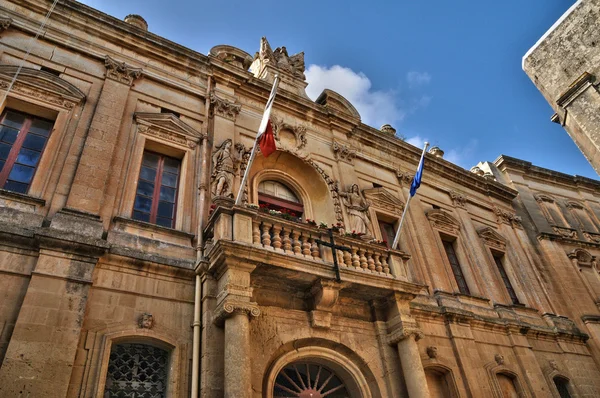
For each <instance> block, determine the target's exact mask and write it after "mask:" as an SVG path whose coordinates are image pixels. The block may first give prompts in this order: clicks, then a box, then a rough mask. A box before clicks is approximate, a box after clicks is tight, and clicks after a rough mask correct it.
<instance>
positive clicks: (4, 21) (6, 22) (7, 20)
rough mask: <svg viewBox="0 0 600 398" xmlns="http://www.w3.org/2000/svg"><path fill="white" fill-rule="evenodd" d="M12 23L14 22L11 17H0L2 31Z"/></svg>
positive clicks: (0, 29) (0, 31)
mask: <svg viewBox="0 0 600 398" xmlns="http://www.w3.org/2000/svg"><path fill="white" fill-rule="evenodd" d="M11 23H12V19H11V18H2V17H0V33H2V32H4V31H5V30H6V29H8V27H9V26H10V24H11Z"/></svg>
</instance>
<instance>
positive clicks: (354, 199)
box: [339, 184, 373, 238]
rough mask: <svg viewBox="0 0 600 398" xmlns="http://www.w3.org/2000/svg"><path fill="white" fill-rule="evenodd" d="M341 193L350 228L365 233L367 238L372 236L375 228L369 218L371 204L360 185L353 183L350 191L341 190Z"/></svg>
mask: <svg viewBox="0 0 600 398" xmlns="http://www.w3.org/2000/svg"><path fill="white" fill-rule="evenodd" d="M339 195H340V196H341V197H342V198H343V200H344V205H345V206H346V212H347V213H348V218H349V220H348V221H349V225H348V230H349V231H352V232H355V233H363V234H364V236H365V238H368V237H372V236H373V230H372V227H371V220H370V219H369V206H370V205H371V204H370V203H369V202H368V201H367V199H366V198H365V197H364V195H363V194H362V193H361V192H360V190H359V189H358V185H357V184H353V185H352V186H351V187H350V190H349V191H347V192H340V193H339Z"/></svg>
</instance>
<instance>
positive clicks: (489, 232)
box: [477, 227, 506, 252]
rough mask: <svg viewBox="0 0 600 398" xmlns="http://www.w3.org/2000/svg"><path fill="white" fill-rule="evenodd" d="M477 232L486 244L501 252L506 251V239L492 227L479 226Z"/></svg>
mask: <svg viewBox="0 0 600 398" xmlns="http://www.w3.org/2000/svg"><path fill="white" fill-rule="evenodd" d="M477 234H478V235H479V237H480V238H481V239H483V241H484V242H485V244H486V245H488V246H491V247H495V248H496V249H499V250H501V251H503V252H504V251H506V239H504V237H503V236H502V235H500V234H499V233H498V232H496V231H495V230H493V229H492V228H490V227H485V228H481V229H480V230H479V231H477Z"/></svg>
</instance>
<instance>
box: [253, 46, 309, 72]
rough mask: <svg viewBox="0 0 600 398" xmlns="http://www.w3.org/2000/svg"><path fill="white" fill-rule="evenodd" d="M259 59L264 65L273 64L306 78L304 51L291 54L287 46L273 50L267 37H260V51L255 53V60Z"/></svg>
mask: <svg viewBox="0 0 600 398" xmlns="http://www.w3.org/2000/svg"><path fill="white" fill-rule="evenodd" d="M257 60H258V61H260V63H261V64H262V65H271V66H273V67H275V68H277V69H279V70H281V71H284V72H287V73H289V74H291V75H292V76H294V77H297V78H299V79H302V80H305V79H306V76H305V75H304V70H305V65H304V52H300V53H298V54H294V55H291V56H290V55H289V54H288V52H287V49H286V48H285V47H277V48H276V49H275V51H273V50H272V49H271V45H270V44H269V42H268V41H267V38H266V37H262V38H261V39H260V51H259V52H257V53H256V54H255V55H254V61H257Z"/></svg>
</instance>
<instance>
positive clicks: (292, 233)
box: [206, 207, 410, 280]
mask: <svg viewBox="0 0 600 398" xmlns="http://www.w3.org/2000/svg"><path fill="white" fill-rule="evenodd" d="M333 236H334V240H335V244H336V245H339V246H344V247H347V248H349V249H350V251H342V250H338V249H336V250H335V255H336V257H337V261H338V265H339V267H340V269H342V270H344V269H349V270H354V271H360V272H364V273H368V274H375V275H379V276H382V277H388V278H398V279H402V280H406V269H405V265H406V261H407V260H408V259H409V258H410V256H409V255H407V254H406V253H404V252H402V251H398V250H389V249H387V248H386V247H385V246H383V245H381V244H377V243H371V242H368V241H365V240H363V239H358V238H352V237H348V236H344V235H342V234H340V233H337V232H334V233H333ZM206 238H207V239H208V240H211V239H212V242H213V244H215V243H216V242H217V241H218V240H219V239H231V240H233V241H237V242H244V243H247V244H251V245H252V246H254V247H260V248H262V249H265V250H269V251H273V252H278V253H281V254H285V255H288V256H293V257H297V258H302V259H309V260H313V261H319V262H326V263H332V265H333V251H332V250H331V248H329V247H327V246H325V245H323V244H321V243H319V241H324V242H329V231H328V230H327V229H323V228H318V227H317V226H313V225H310V224H307V223H303V222H296V221H292V220H286V219H284V218H281V217H278V216H273V215H270V214H268V213H264V212H261V211H257V210H254V209H248V208H241V207H234V208H232V209H228V208H223V207H219V208H217V209H216V210H215V211H214V213H213V214H212V216H211V218H210V220H209V225H208V227H207V230H206Z"/></svg>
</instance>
